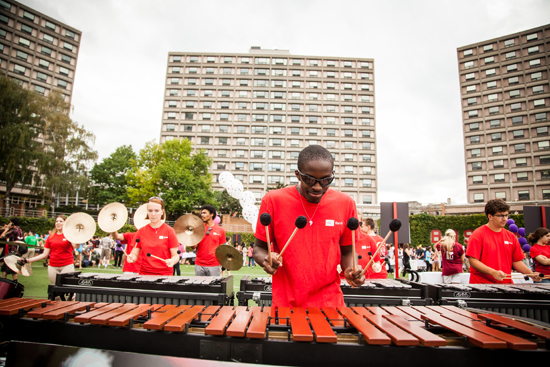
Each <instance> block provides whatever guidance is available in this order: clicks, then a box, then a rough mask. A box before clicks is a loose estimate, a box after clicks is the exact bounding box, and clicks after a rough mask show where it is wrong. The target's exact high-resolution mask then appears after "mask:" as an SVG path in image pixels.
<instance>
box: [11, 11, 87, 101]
mask: <svg viewBox="0 0 550 367" xmlns="http://www.w3.org/2000/svg"><path fill="white" fill-rule="evenodd" d="M81 36H82V32H80V31H79V30H77V29H75V28H73V27H70V26H68V25H66V24H64V23H62V22H60V21H58V20H56V19H54V18H51V17H49V16H47V15H45V14H42V13H40V12H38V11H36V10H34V9H32V8H29V7H28V6H25V5H23V4H20V3H18V2H16V1H12V0H0V70H1V71H2V72H3V73H5V74H7V75H8V76H10V77H11V78H14V79H16V80H18V81H19V82H20V83H21V85H23V86H24V87H25V88H29V89H32V90H34V91H35V92H37V93H39V94H42V95H48V94H49V93H50V92H51V91H52V90H53V89H59V90H60V91H61V92H62V94H63V95H64V97H65V100H66V101H67V102H69V103H70V102H71V98H72V92H73V86H74V77H75V71H76V64H77V59H78V51H79V49H80V39H81Z"/></svg>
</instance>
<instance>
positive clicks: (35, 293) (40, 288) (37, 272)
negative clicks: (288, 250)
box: [19, 262, 393, 299]
mask: <svg viewBox="0 0 550 367" xmlns="http://www.w3.org/2000/svg"><path fill="white" fill-rule="evenodd" d="M194 268H195V267H194V266H193V265H181V266H180V269H181V275H191V276H194V275H195V270H194ZM32 271H33V275H32V276H30V277H24V276H21V275H20V276H19V282H20V283H21V284H23V285H24V286H25V293H24V295H23V297H24V298H38V299H46V298H48V285H49V284H50V282H49V280H48V268H47V267H45V266H43V265H42V262H37V263H33V264H32ZM76 271H80V270H79V269H76ZM81 271H82V272H84V273H106V274H107V273H112V274H122V270H121V269H104V268H101V269H98V268H93V269H91V268H85V269H82V270H81ZM231 275H233V278H234V281H233V284H234V288H235V295H237V292H238V291H239V290H240V289H239V288H240V284H241V278H242V277H243V276H245V275H251V276H257V277H258V276H267V274H266V273H265V272H264V271H263V269H262V268H260V267H259V266H255V267H253V268H249V267H243V268H241V269H240V270H237V271H232V272H231ZM388 277H389V278H391V279H393V274H388Z"/></svg>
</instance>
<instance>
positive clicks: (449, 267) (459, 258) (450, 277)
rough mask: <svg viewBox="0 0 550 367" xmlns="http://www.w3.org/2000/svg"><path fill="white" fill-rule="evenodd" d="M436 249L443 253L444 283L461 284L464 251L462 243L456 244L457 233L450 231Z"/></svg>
mask: <svg viewBox="0 0 550 367" xmlns="http://www.w3.org/2000/svg"><path fill="white" fill-rule="evenodd" d="M435 248H436V249H437V251H440V252H441V261H442V264H443V271H442V273H441V275H443V283H445V284H451V283H454V284H458V283H460V274H462V265H463V264H464V249H463V248H462V245H461V244H460V243H458V242H456V234H455V231H453V230H452V229H448V230H447V231H446V232H445V236H444V237H443V238H442V239H441V241H440V242H439V243H438V244H437V245H435Z"/></svg>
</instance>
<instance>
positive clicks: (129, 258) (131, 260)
mask: <svg viewBox="0 0 550 367" xmlns="http://www.w3.org/2000/svg"><path fill="white" fill-rule="evenodd" d="M136 260H137V258H136V255H134V254H129V255H128V256H127V257H126V261H128V262H129V263H130V264H132V263H135V262H136Z"/></svg>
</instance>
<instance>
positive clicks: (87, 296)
mask: <svg viewBox="0 0 550 367" xmlns="http://www.w3.org/2000/svg"><path fill="white" fill-rule="evenodd" d="M67 294H68V295H69V296H68V297H67V296H66V295H67ZM73 295H74V300H76V301H84V302H110V303H136V304H141V303H149V304H157V303H158V304H172V305H178V306H179V305H184V304H185V305H206V306H209V305H229V304H233V299H234V291H233V277H232V276H229V277H195V276H157V275H154V276H153V275H130V274H122V275H121V274H98V273H81V272H74V273H66V274H58V275H57V278H56V282H55V285H53V286H52V285H50V286H48V298H49V299H51V300H54V299H55V298H56V297H60V298H61V300H63V301H64V300H66V299H72V298H73Z"/></svg>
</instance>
